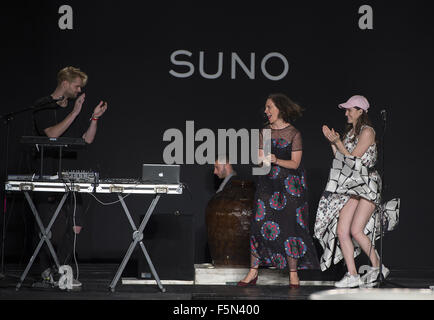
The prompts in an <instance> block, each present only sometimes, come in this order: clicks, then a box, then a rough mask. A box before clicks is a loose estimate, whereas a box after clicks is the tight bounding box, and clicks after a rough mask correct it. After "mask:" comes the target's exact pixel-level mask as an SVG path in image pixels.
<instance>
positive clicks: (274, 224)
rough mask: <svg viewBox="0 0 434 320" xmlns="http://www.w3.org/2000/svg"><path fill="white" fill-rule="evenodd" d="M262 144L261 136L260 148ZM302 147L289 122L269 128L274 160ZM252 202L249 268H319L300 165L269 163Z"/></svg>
mask: <svg viewBox="0 0 434 320" xmlns="http://www.w3.org/2000/svg"><path fill="white" fill-rule="evenodd" d="M266 129H270V128H269V127H267V128H266ZM260 137H261V138H262V135H261V136H260ZM262 144H263V142H262V139H260V143H259V148H261V149H262V147H263V146H262ZM301 150H302V139H301V134H300V132H299V131H298V130H297V129H296V128H294V127H293V126H292V125H289V126H288V127H286V128H283V129H271V153H272V154H274V155H275V156H276V158H277V159H281V160H291V156H292V152H293V151H301ZM255 204H256V212H255V214H254V215H253V221H252V222H251V240H250V249H251V253H252V255H253V256H254V257H256V259H255V262H254V263H253V265H252V267H256V266H258V265H262V266H273V267H276V268H278V269H286V268H288V267H289V268H290V270H297V269H298V270H301V269H319V260H318V257H317V254H316V251H315V247H314V245H313V241H312V238H311V236H310V234H309V226H308V221H309V207H308V203H307V183H306V175H305V172H304V169H303V167H302V165H300V166H299V168H298V169H296V170H294V169H287V168H284V167H280V166H277V165H272V167H271V170H270V173H269V174H267V175H263V176H259V177H258V182H257V186H256V193H255Z"/></svg>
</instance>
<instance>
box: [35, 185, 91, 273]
mask: <svg viewBox="0 0 434 320" xmlns="http://www.w3.org/2000/svg"><path fill="white" fill-rule="evenodd" d="M63 195H64V194H61V193H53V194H51V193H50V194H47V193H46V194H42V195H41V194H38V196H37V197H36V198H35V205H36V208H37V210H38V213H39V216H40V218H41V221H42V224H43V225H44V228H47V226H48V224H49V223H50V221H51V219H52V217H53V215H54V212H55V211H56V209H57V206H58V205H59V203H60V201H61V199H62V197H63ZM74 208H75V215H74ZM82 215H83V198H82V197H81V194H80V193H75V198H74V194H73V193H72V192H70V193H69V195H68V197H67V198H66V201H65V203H64V204H63V207H62V209H61V210H60V212H59V214H58V216H57V219H56V221H55V222H54V224H53V226H52V227H51V239H50V241H51V243H52V244H53V247H54V249H55V251H56V254H57V257H58V259H59V264H60V265H65V264H70V262H71V260H72V257H73V250H74V231H73V226H74V225H75V226H82ZM74 218H75V219H74ZM74 220H75V224H74ZM35 231H36V235H37V236H36V237H35V240H36V241H35V243H36V244H37V243H38V242H39V240H40V233H41V231H40V229H39V227H38V225H37V223H36V221H35ZM35 247H36V246H35ZM54 266H55V262H54V259H53V258H52V257H51V253H50V251H49V249H48V246H47V245H46V243H44V244H43V245H42V248H41V250H40V252H39V267H40V270H39V271H40V272H42V271H43V270H45V269H47V268H49V267H54Z"/></svg>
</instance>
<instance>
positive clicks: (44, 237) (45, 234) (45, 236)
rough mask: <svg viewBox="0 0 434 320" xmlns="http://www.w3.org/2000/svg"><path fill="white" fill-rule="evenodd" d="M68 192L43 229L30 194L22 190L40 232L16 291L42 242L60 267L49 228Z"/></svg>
mask: <svg viewBox="0 0 434 320" xmlns="http://www.w3.org/2000/svg"><path fill="white" fill-rule="evenodd" d="M68 194H69V193H68V192H65V194H64V195H63V197H62V199H61V200H60V203H59V205H58V206H57V209H56V211H55V212H54V214H53V217H52V218H51V221H50V223H49V224H48V226H47V228H46V229H45V228H44V225H43V223H42V220H41V218H40V217H39V214H38V211H37V210H36V207H35V204H34V203H33V201H32V198H31V197H30V195H29V193H28V192H27V191H24V195H25V197H26V199H27V202H28V203H29V205H30V209H31V210H32V212H33V215H34V216H35V219H36V222H37V224H38V226H39V229H40V231H41V234H40V237H41V240H39V243H38V245H37V246H36V249H35V251H34V252H33V255H32V256H31V258H30V261H29V263H28V264H27V267H26V269H25V270H24V272H23V274H22V276H21V278H20V282H18V284H17V286H16V289H15V290H17V291H18V290H19V289H20V288H21V285H22V284H23V282H24V279H25V278H26V276H27V273H28V272H29V270H30V268H31V267H32V265H33V263H34V261H35V259H36V256H37V255H38V253H39V251H40V250H41V247H42V245H43V244H44V242H45V243H46V244H47V246H48V249H49V250H50V253H51V255H52V257H53V259H54V262H55V263H56V266H57V269H59V268H60V264H59V259H58V258H57V255H56V251H55V250H54V247H53V245H52V244H51V241H50V239H51V231H50V230H51V227H52V226H53V224H54V222H55V221H56V219H57V216H58V215H59V212H60V210H61V209H62V207H63V204H64V203H65V201H66V198H67V197H68Z"/></svg>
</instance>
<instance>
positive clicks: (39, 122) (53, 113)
mask: <svg viewBox="0 0 434 320" xmlns="http://www.w3.org/2000/svg"><path fill="white" fill-rule="evenodd" d="M47 99H48V100H49V97H43V98H41V99H38V100H37V101H36V102H35V105H36V106H38V105H39V104H40V103H41V102H44V101H47ZM72 110H73V103H72V102H70V101H69V102H68V105H67V106H66V107H61V106H59V105H58V104H57V103H56V102H54V101H53V102H51V103H48V104H46V105H44V106H43V107H41V108H40V109H37V110H35V111H34V112H33V126H34V134H35V135H36V136H45V135H46V134H45V132H44V130H45V129H47V128H49V127H52V126H54V125H56V124H58V123H60V122H62V121H63V120H64V119H65V118H66V117H67V116H68V115H69V114H70V113H71V112H72ZM82 118H83V115H82V114H81V113H80V114H79V115H78V116H77V117H76V118H75V120H74V121H73V122H72V124H71V125H70V126H69V128H68V129H66V131H65V132H64V133H63V134H62V137H69V138H80V137H82V136H83V134H84V133H85V131H86V129H85V128H86V127H85V125H84V123H83V119H82Z"/></svg>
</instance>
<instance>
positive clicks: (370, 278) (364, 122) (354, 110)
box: [314, 95, 399, 287]
mask: <svg viewBox="0 0 434 320" xmlns="http://www.w3.org/2000/svg"><path fill="white" fill-rule="evenodd" d="M339 107H340V108H343V109H345V116H346V117H347V123H348V125H347V131H346V133H345V134H344V140H343V141H341V139H340V136H339V134H338V133H337V132H335V131H334V129H331V130H330V129H329V128H328V127H327V126H323V133H324V136H325V137H326V138H327V139H328V140H329V142H330V143H331V147H332V150H333V153H334V155H335V159H334V160H333V168H332V169H331V171H330V176H329V181H328V183H327V186H326V191H325V192H324V194H323V196H322V197H321V199H320V202H319V205H318V211H317V215H316V222H315V227H314V233H315V237H316V238H317V239H318V240H319V241H320V243H321V245H322V247H323V249H324V253H323V255H322V257H321V261H320V263H321V269H322V270H323V271H324V270H326V269H327V268H329V267H330V265H331V263H332V261H333V262H334V263H335V264H336V263H338V262H339V261H340V260H341V259H342V258H343V259H344V260H345V264H346V266H347V269H348V272H347V273H346V274H345V276H344V277H343V278H342V280H340V281H338V282H336V283H335V286H336V287H357V286H359V285H361V284H368V283H372V282H374V281H375V280H376V279H377V277H378V275H379V269H380V268H379V266H380V260H379V256H378V253H377V251H376V250H375V248H373V243H372V241H371V239H370V237H371V236H373V237H374V238H375V239H377V238H378V237H379V229H380V228H379V223H380V221H379V217H380V215H379V214H373V213H378V212H379V210H383V212H384V217H383V226H385V227H386V231H390V230H393V228H394V227H395V225H396V224H397V223H398V211H399V199H394V200H392V201H390V202H388V203H386V204H385V205H383V206H381V177H380V175H379V174H378V172H377V170H375V168H374V166H375V163H376V162H377V145H376V141H375V131H374V129H373V128H372V126H371V124H370V120H369V118H368V114H367V112H368V109H369V102H368V100H367V99H366V98H365V97H363V96H360V95H357V96H353V97H351V98H350V99H349V100H348V101H347V102H346V103H343V104H340V105H339ZM336 238H338V240H339V242H338V243H337V242H336ZM361 250H363V251H364V252H365V254H366V255H367V256H368V257H369V259H370V261H371V264H372V267H370V268H369V269H368V272H367V273H366V274H365V275H364V276H363V277H362V278H361V277H360V275H359V274H358V273H357V270H356V265H355V261H354V258H355V256H357V255H358V254H359V253H360V252H361ZM382 273H383V275H384V277H386V276H387V275H388V274H389V270H388V269H387V268H386V267H385V266H382Z"/></svg>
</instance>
